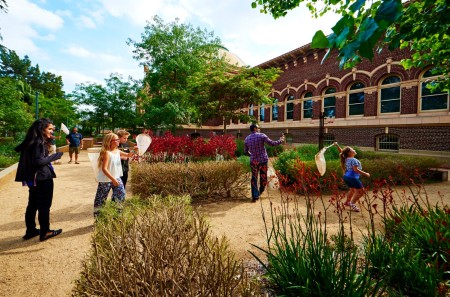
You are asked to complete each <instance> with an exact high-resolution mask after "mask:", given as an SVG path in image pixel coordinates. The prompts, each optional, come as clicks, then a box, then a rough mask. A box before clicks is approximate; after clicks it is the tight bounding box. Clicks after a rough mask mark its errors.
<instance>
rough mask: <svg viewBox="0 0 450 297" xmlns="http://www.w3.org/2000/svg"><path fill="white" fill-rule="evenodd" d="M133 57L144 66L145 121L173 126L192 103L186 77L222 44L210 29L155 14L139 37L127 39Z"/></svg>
mask: <svg viewBox="0 0 450 297" xmlns="http://www.w3.org/2000/svg"><path fill="white" fill-rule="evenodd" d="M128 44H131V45H133V46H134V47H135V49H134V58H135V59H136V60H138V61H140V63H141V65H143V66H144V67H145V69H146V76H145V83H146V85H147V98H143V100H144V102H143V107H144V109H145V115H144V116H145V124H146V125H147V126H149V127H151V128H153V129H171V130H174V129H176V128H177V127H178V126H179V125H180V124H184V123H186V122H188V121H189V118H190V114H191V112H192V106H191V105H192V104H191V103H190V102H189V100H188V99H189V98H190V96H189V94H188V91H187V83H188V79H189V77H190V76H191V75H194V74H195V73H197V72H198V71H201V70H202V69H203V67H204V65H205V64H206V63H208V61H209V60H211V59H212V58H214V57H216V56H217V52H218V49H219V48H223V46H222V43H221V41H220V39H219V38H217V37H214V34H213V33H212V32H208V31H206V30H202V29H200V28H194V27H192V25H190V24H180V23H179V20H176V21H174V22H171V23H168V24H165V23H164V22H163V20H162V19H161V18H159V17H158V16H155V17H154V18H153V20H152V22H148V23H147V25H146V26H145V31H144V33H143V34H142V40H141V41H133V40H131V39H129V40H128Z"/></svg>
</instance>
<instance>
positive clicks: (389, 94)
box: [381, 87, 400, 101]
mask: <svg viewBox="0 0 450 297" xmlns="http://www.w3.org/2000/svg"><path fill="white" fill-rule="evenodd" d="M390 99H400V87H394V88H386V89H381V101H384V100H390Z"/></svg>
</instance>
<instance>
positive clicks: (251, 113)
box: [248, 104, 253, 116]
mask: <svg viewBox="0 0 450 297" xmlns="http://www.w3.org/2000/svg"><path fill="white" fill-rule="evenodd" d="M248 108H249V109H248V115H249V116H252V115H253V104H250V106H249V107H248Z"/></svg>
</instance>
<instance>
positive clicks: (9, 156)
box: [0, 137, 20, 168]
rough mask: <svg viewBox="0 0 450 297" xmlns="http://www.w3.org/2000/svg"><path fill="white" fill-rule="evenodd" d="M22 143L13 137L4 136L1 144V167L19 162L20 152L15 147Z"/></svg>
mask: <svg viewBox="0 0 450 297" xmlns="http://www.w3.org/2000/svg"><path fill="white" fill-rule="evenodd" d="M19 143H20V141H19V140H14V139H13V138H11V137H7V138H3V139H2V141H1V144H0V168H7V167H9V166H11V165H13V164H15V163H17V162H19V156H20V155H19V154H18V153H17V152H16V151H15V150H14V148H15V147H16V146H17V145H18V144H19Z"/></svg>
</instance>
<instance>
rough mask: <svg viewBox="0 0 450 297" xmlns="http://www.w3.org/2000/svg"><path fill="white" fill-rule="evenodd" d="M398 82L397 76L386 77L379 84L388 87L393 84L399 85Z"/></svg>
mask: <svg viewBox="0 0 450 297" xmlns="http://www.w3.org/2000/svg"><path fill="white" fill-rule="evenodd" d="M399 82H400V77H398V76H389V77H386V78H385V79H384V80H383V82H382V83H381V84H382V85H389V84H394V83H399Z"/></svg>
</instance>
